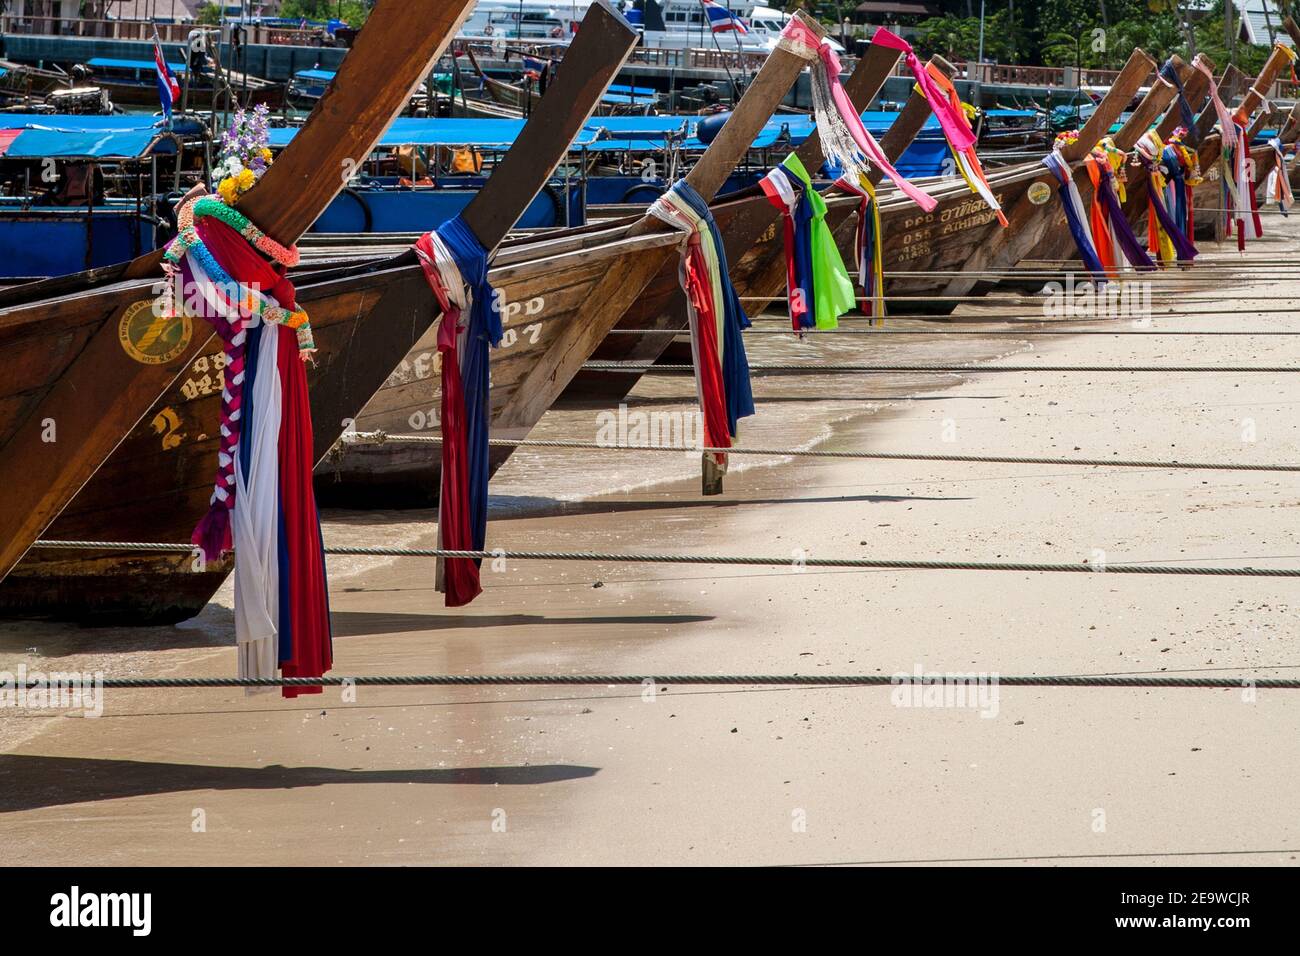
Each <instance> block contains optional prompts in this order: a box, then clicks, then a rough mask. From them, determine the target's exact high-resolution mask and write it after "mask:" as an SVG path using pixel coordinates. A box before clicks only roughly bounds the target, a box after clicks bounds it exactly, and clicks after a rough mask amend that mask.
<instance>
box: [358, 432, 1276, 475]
mask: <svg viewBox="0 0 1300 956" xmlns="http://www.w3.org/2000/svg"><path fill="white" fill-rule="evenodd" d="M340 441H342V442H343V443H344V444H345V445H385V444H388V443H389V442H397V443H399V444H428V445H440V444H442V437H441V436H440V435H390V434H388V433H387V432H383V431H373V432H344V433H343V436H342V437H341V438H340ZM488 444H489V445H496V446H498V447H501V448H557V449H566V448H567V449H575V450H582V451H608V452H629V451H643V452H658V453H662V454H677V455H682V454H706V453H710V452H714V453H717V452H721V451H726V452H727V453H728V454H737V455H762V456H765V457H776V458H837V459H846V460H864V461H952V462H967V463H973V462H980V463H991V464H1002V465H1089V466H1092V465H1096V466H1103V467H1112V468H1147V469H1152V470H1160V469H1167V470H1170V471H1178V470H1195V471H1272V472H1294V471H1300V465H1287V464H1245V463H1237V462H1208V461H1150V460H1143V459H1128V458H1044V457H1027V456H1012V455H942V454H933V453H926V452H888V451H830V450H823V449H816V448H749V447H734V448H727V449H718V448H704V447H699V448H688V447H686V446H684V445H605V444H601V443H600V442H594V441H576V440H570V439H557V438H491V439H489V440H488Z"/></svg>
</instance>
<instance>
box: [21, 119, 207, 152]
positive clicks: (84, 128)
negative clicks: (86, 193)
mask: <svg viewBox="0 0 1300 956" xmlns="http://www.w3.org/2000/svg"><path fill="white" fill-rule="evenodd" d="M193 126H194V124H193V123H192V122H189V123H185V124H179V125H178V127H177V131H181V130H184V131H186V132H191V131H196V130H191V129H190V128H191V127H193ZM0 129H5V130H15V129H16V130H22V132H21V133H19V134H18V136H17V137H16V138H15V139H14V141H13V142H12V143H11V144H10V145H9V148H8V149H6V150H5V151H4V156H5V158H7V159H42V158H44V157H47V156H48V157H52V158H55V159H80V158H86V159H135V158H138V157H141V156H148V155H151V154H152V153H174V152H175V151H176V144H175V142H174V141H173V140H171V139H170V138H167V137H166V135H165V134H166V133H167V132H168V130H167V128H166V126H165V125H162V124H161V123H159V121H158V119H157V118H156V117H153V116H70V115H59V114H52V115H47V116H41V115H30V116H24V115H19V114H9V115H0ZM159 137H163V138H161V139H160V138H159Z"/></svg>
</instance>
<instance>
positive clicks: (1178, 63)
mask: <svg viewBox="0 0 1300 956" xmlns="http://www.w3.org/2000/svg"><path fill="white" fill-rule="evenodd" d="M1171 59H1172V60H1173V61H1174V67H1175V69H1177V70H1178V76H1179V79H1180V80H1181V81H1182V83H1183V89H1184V93H1185V95H1186V97H1187V101H1188V103H1189V105H1191V107H1192V109H1193V111H1195V110H1196V109H1197V107H1198V105H1200V104H1202V103H1204V102H1205V100H1206V98H1207V97H1208V95H1209V82H1208V81H1207V80H1206V78H1205V74H1203V73H1201V71H1200V70H1196V69H1193V68H1192V67H1191V66H1190V65H1188V64H1186V63H1184V62H1183V61H1182V60H1181V59H1180V58H1179V57H1177V56H1174V57H1172V58H1171ZM1211 69H1213V64H1211ZM1232 70H1235V67H1229V71H1232ZM1241 79H1244V78H1242V77H1240V74H1236V75H1233V74H1232V73H1231V72H1229V73H1226V74H1225V76H1224V80H1225V81H1227V82H1229V83H1231V84H1232V86H1231V89H1236V87H1237V85H1238V84H1239V83H1240V81H1241ZM1177 92H1178V91H1177V88H1176V87H1174V85H1173V84H1172V83H1170V82H1169V81H1168V80H1166V79H1164V78H1163V77H1160V76H1157V78H1156V81H1155V82H1154V83H1152V85H1151V88H1150V89H1149V90H1148V91H1147V94H1146V96H1144V97H1143V99H1142V102H1141V103H1139V104H1138V108H1137V109H1136V110H1135V111H1134V112H1133V114H1132V116H1131V117H1130V118H1129V120H1128V121H1126V122H1125V123H1124V125H1123V126H1122V127H1120V129H1119V130H1117V131H1116V133H1115V135H1114V136H1112V137H1111V139H1112V141H1113V142H1114V143H1115V146H1116V147H1117V148H1119V149H1121V150H1123V151H1124V152H1126V153H1127V152H1130V151H1131V150H1132V149H1133V146H1134V145H1135V144H1136V143H1137V141H1138V140H1139V139H1140V138H1141V137H1142V134H1143V133H1145V132H1146V131H1147V129H1148V128H1149V127H1150V126H1151V125H1152V124H1154V123H1158V126H1157V131H1158V132H1159V134H1160V138H1161V140H1165V139H1167V138H1168V137H1169V135H1170V134H1172V133H1173V131H1174V130H1175V129H1176V128H1177V127H1178V125H1179V123H1180V122H1181V120H1180V114H1179V111H1178V109H1177V108H1176V106H1175V105H1171V104H1174V103H1175V100H1176V97H1177ZM1225 95H1227V96H1230V95H1232V93H1231V90H1229V91H1226V92H1225ZM1209 112H1210V113H1213V110H1210V111H1209ZM1162 114H1163V118H1161V117H1162ZM1207 120H1209V122H1208V123H1207V122H1206V121H1207ZM1212 126H1213V119H1212V118H1211V117H1208V116H1207V115H1206V112H1205V111H1204V110H1202V112H1201V115H1200V117H1199V118H1198V121H1197V131H1198V133H1200V134H1201V135H1202V137H1204V136H1205V135H1207V134H1208V132H1209V129H1210V127H1212ZM1082 140H1083V137H1082V136H1080V141H1082ZM1094 145H1095V144H1094ZM1125 174H1126V188H1125V201H1124V211H1125V213H1126V215H1127V216H1128V219H1129V221H1130V224H1131V225H1132V226H1133V227H1134V229H1135V231H1136V232H1137V235H1138V236H1139V237H1141V236H1142V235H1145V230H1146V215H1147V212H1146V209H1147V200H1146V196H1147V182H1148V178H1147V175H1146V173H1145V172H1143V171H1142V169H1141V167H1139V166H1136V165H1134V164H1132V163H1129V164H1127V165H1126V166H1125ZM1075 184H1076V185H1077V186H1078V189H1079V196H1080V198H1081V199H1082V200H1083V202H1084V205H1085V207H1086V206H1087V205H1088V204H1090V203H1091V202H1092V196H1093V188H1092V179H1091V178H1090V177H1089V176H1088V175H1087V174H1086V173H1083V174H1077V175H1076V176H1075ZM1139 218H1140V224H1139ZM1060 222H1061V228H1060V229H1057V230H1055V231H1053V232H1050V233H1048V234H1047V235H1046V236H1044V237H1043V238H1042V240H1041V241H1040V242H1039V244H1038V247H1037V248H1036V249H1035V250H1034V251H1033V258H1034V259H1035V260H1037V261H1038V262H1039V263H1041V264H1040V265H1036V266H1035V270H1040V269H1042V268H1043V267H1044V265H1043V264H1045V263H1047V262H1060V263H1065V262H1068V261H1070V260H1072V259H1077V258H1078V255H1079V252H1078V248H1077V247H1076V246H1075V244H1074V238H1073V237H1072V236H1071V235H1070V231H1069V230H1068V229H1066V228H1064V218H1062V219H1061V221H1060ZM1028 281H1029V284H1030V285H1032V286H1040V285H1041V284H1042V279H1041V277H1036V278H1034V279H1030V280H1028ZM1004 284H1008V285H1011V284H1016V280H1013V279H1007V280H1004Z"/></svg>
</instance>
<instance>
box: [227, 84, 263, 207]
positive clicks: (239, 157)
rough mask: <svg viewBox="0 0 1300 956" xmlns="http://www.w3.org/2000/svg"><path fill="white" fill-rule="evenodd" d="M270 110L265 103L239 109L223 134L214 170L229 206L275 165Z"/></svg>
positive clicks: (237, 200)
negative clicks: (247, 108)
mask: <svg viewBox="0 0 1300 956" xmlns="http://www.w3.org/2000/svg"><path fill="white" fill-rule="evenodd" d="M270 115H271V113H270V110H268V109H267V107H266V105H265V104H263V103H258V104H257V105H256V106H255V107H253V112H252V114H251V115H250V114H249V113H248V112H247V111H246V110H243V109H238V110H236V111H235V118H234V122H232V123H231V124H230V128H229V129H227V130H226V132H225V133H224V134H222V137H221V153H222V159H221V162H219V163H218V164H217V166H216V168H215V169H214V170H213V173H214V175H215V177H216V179H217V194H218V195H219V196H221V198H222V199H223V200H225V202H226V203H227V204H228V205H231V206H233V205H235V203H237V202H239V199H240V197H241V196H243V195H244V193H246V192H248V191H249V190H250V189H252V188H253V186H254V185H255V184H256V183H257V181H258V180H259V179H261V178H262V174H263V173H265V172H266V170H267V169H268V168H270V165H271V150H270V148H269V146H268V145H267V144H268V143H269V141H270V134H269V132H268V129H267V122H268V120H269V119H270Z"/></svg>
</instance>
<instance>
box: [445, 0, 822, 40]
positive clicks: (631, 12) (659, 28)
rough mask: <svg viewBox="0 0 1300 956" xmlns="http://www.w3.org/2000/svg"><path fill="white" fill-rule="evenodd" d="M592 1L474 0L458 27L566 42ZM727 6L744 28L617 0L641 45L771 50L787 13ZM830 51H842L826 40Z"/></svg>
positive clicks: (698, 13) (687, 0) (687, 2)
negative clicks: (714, 25) (716, 26)
mask: <svg viewBox="0 0 1300 956" xmlns="http://www.w3.org/2000/svg"><path fill="white" fill-rule="evenodd" d="M592 2H593V0H568V2H565V0H479V2H478V4H476V5H475V7H474V12H473V13H472V14H471V15H470V17H469V19H467V20H466V21H465V24H464V26H462V27H461V35H462V36H464V37H467V38H474V39H479V38H489V39H503V40H515V39H522V40H533V41H536V40H555V41H561V42H563V41H566V40H568V39H569V38H570V37H572V36H573V34H574V32H576V30H577V25H578V23H579V22H581V20H582V18H583V16H585V15H586V12H587V8H588V7H589V6H591V4H592ZM726 6H727V8H728V9H729V10H730V11H731V12H732V13H734V14H735V15H736V16H738V17H740V19H741V20H742V21H743V22H744V24H745V26H746V29H747V31H748V32H746V33H738V32H736V31H727V32H725V33H719V34H716V35H715V34H714V33H713V32H712V31H711V30H709V28H708V25H707V23H706V17H705V15H704V7H703V6H702V5H701V4H700V2H699V0H664V2H658V0H642V2H641V3H640V9H638V8H637V6H635V5H634V4H633V3H632V2H630V0H629V2H624V3H622V9H623V13H624V14H625V15H626V16H627V17H628V19H629V20H630V21H632V23H633V24H634V25H635V26H636V27H637V29H638V30H639V31H641V34H642V41H641V42H642V45H643V46H645V47H648V48H652V49H671V50H686V49H722V50H725V51H734V50H737V49H739V50H742V51H744V52H747V53H750V52H752V53H765V52H768V51H770V50H772V49H773V48H774V47H775V46H776V43H777V40H778V38H779V37H780V35H781V31H782V30H783V29H784V28H785V25H786V23H787V22H788V21H789V19H790V14H788V13H784V12H782V11H781V10H777V9H775V8H773V7H767V6H763V5H762V4H759V3H754V2H752V0H732V2H730V3H728V4H726ZM831 45H832V47H833V48H834V49H835V50H836V52H843V47H841V46H840V45H839V44H838V43H836V42H835V41H833V40H832V41H831Z"/></svg>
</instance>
